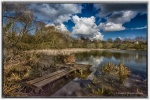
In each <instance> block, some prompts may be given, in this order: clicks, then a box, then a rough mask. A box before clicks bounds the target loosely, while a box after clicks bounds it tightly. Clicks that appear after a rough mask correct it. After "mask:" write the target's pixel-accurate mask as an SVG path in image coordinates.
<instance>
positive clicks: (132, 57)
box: [76, 50, 147, 79]
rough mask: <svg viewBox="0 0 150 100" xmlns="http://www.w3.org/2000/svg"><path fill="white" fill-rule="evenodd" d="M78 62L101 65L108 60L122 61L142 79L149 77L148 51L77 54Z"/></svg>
mask: <svg viewBox="0 0 150 100" xmlns="http://www.w3.org/2000/svg"><path fill="white" fill-rule="evenodd" d="M76 59H77V60H76V63H82V64H91V65H93V67H95V68H97V67H101V66H102V65H104V64H105V63H107V62H113V63H115V64H119V63H120V62H121V61H122V62H123V63H124V64H125V65H126V66H127V67H128V68H129V69H130V70H131V71H132V73H134V74H136V75H139V76H140V77H142V79H146V78H147V73H146V71H147V70H146V69H147V52H146V51H135V50H101V51H91V52H84V53H78V54H76Z"/></svg>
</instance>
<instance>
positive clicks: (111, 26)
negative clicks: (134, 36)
mask: <svg viewBox="0 0 150 100" xmlns="http://www.w3.org/2000/svg"><path fill="white" fill-rule="evenodd" d="M98 27H99V29H101V30H104V31H121V30H125V27H123V26H122V24H115V23H112V22H108V23H100V24H99V26H98Z"/></svg>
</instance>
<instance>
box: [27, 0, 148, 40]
mask: <svg viewBox="0 0 150 100" xmlns="http://www.w3.org/2000/svg"><path fill="white" fill-rule="evenodd" d="M29 9H30V10H31V11H32V12H33V14H34V16H35V19H36V20H39V21H42V22H44V23H46V24H47V25H46V26H50V25H53V26H56V24H57V23H59V25H60V26H59V28H60V29H61V30H62V31H69V32H70V34H71V36H73V37H81V36H84V37H86V38H87V37H88V38H90V39H99V40H107V39H108V38H112V39H116V38H118V37H119V38H121V39H125V38H131V39H133V38H135V37H137V36H143V37H146V36H147V25H148V23H147V20H148V18H147V4H146V3H143V4H142V3H138V4H136V3H134V4H133V3H127V4H125V3H118V4H117V3H96V4H93V3H88V4H85V3H84V4H81V3H78V4H75V3H74V4H61V3H59V4H54V3H52V4H50V3H31V4H30V5H29ZM56 27H57V26H56Z"/></svg>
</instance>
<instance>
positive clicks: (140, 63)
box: [52, 50, 147, 96]
mask: <svg viewBox="0 0 150 100" xmlns="http://www.w3.org/2000/svg"><path fill="white" fill-rule="evenodd" d="M75 56H76V63H80V64H91V65H92V67H91V68H90V70H91V71H92V72H91V73H90V74H89V75H88V76H87V78H86V79H80V78H79V77H76V78H75V79H73V80H72V81H71V82H70V83H68V84H66V85H65V86H64V87H63V88H61V89H60V90H59V91H57V92H56V93H54V94H53V95H52V96H83V95H84V96H86V95H88V93H90V92H89V91H85V90H84V88H85V87H86V86H88V85H89V84H91V81H92V80H95V79H96V80H97V82H98V81H100V82H101V84H99V85H102V83H103V86H107V87H108V86H109V85H111V84H109V85H108V84H107V83H106V82H104V80H102V77H99V78H97V76H96V75H101V73H100V72H99V71H98V70H97V69H98V68H99V67H101V66H102V65H103V64H105V63H107V62H113V63H115V64H119V62H120V61H123V62H124V64H125V65H126V66H127V67H128V68H129V69H130V70H131V72H132V74H134V75H132V77H134V79H135V80H142V81H143V80H145V79H146V78H147V77H146V76H147V75H146V64H147V63H146V61H147V60H146V56H147V53H146V51H125V50H120V51H115V50H104V51H91V52H84V53H77V54H75ZM136 75H139V76H136ZM135 76H136V77H135ZM134 84H135V83H134V80H126V81H125V82H124V83H123V85H122V86H123V87H122V86H119V85H118V83H117V85H116V90H117V89H118V91H121V90H122V88H123V89H124V91H125V90H127V91H128V90H129V89H127V88H131V87H132V86H133V85H134ZM138 84H139V83H137V84H136V85H138ZM140 84H141V83H140ZM113 85H114V86H115V83H114V84H113ZM136 85H135V86H136ZM143 86H145V88H146V85H145V84H144V85H143ZM96 87H97V86H96ZM117 87H118V88H117ZM141 89H142V87H141ZM131 90H136V88H135V89H131Z"/></svg>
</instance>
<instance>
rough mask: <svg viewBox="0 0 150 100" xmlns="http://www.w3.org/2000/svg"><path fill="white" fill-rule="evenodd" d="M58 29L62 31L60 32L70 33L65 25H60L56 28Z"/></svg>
mask: <svg viewBox="0 0 150 100" xmlns="http://www.w3.org/2000/svg"><path fill="white" fill-rule="evenodd" d="M56 29H58V30H60V31H68V29H67V28H66V26H65V25H64V24H63V23H60V24H58V25H57V26H56Z"/></svg>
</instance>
